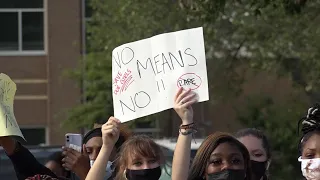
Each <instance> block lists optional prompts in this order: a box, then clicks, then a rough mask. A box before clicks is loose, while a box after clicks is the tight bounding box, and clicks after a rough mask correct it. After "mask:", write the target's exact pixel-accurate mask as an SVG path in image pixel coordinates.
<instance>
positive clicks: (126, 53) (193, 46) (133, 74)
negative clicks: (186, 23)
mask: <svg viewBox="0 0 320 180" xmlns="http://www.w3.org/2000/svg"><path fill="white" fill-rule="evenodd" d="M112 78H113V79H112V83H113V86H112V87H113V89H112V91H113V107H114V115H115V117H116V118H118V119H120V120H121V121H122V122H126V121H130V120H133V119H136V118H140V117H143V116H147V115H150V114H153V113H157V112H161V111H164V110H166V109H170V108H173V107H174V103H173V101H172V99H174V95H175V92H176V91H177V90H178V88H180V87H182V88H184V89H191V90H192V91H194V92H195V93H197V94H198V95H199V96H198V101H199V102H203V101H207V100H209V92H208V79H207V68H206V57H205V49H204V39H203V30H202V28H195V29H188V30H183V31H177V32H172V33H166V34H160V35H157V36H154V37H151V38H148V39H144V40H140V41H136V42H132V43H128V44H124V45H122V46H119V47H117V48H115V49H114V50H113V52H112Z"/></svg>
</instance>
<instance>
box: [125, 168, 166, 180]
mask: <svg viewBox="0 0 320 180" xmlns="http://www.w3.org/2000/svg"><path fill="white" fill-rule="evenodd" d="M126 171H127V172H126V177H127V179H128V180H158V179H159V178H160V176H161V168H160V166H159V167H157V168H153V169H143V170H130V169H127V170H126Z"/></svg>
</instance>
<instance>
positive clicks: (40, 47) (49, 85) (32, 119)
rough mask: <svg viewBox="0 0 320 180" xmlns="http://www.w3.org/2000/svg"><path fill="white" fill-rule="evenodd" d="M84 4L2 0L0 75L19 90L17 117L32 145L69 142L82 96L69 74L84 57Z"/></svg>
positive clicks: (72, 0)
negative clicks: (68, 124)
mask: <svg viewBox="0 0 320 180" xmlns="http://www.w3.org/2000/svg"><path fill="white" fill-rule="evenodd" d="M81 17H82V16H81V1H80V0H68V1H65V0H28V1H26V0H1V2H0V21H1V22H2V23H3V24H2V27H1V29H0V72H2V73H5V74H7V75H9V76H10V77H11V78H12V79H13V81H14V82H15V83H16V84H17V92H16V96H15V101H14V112H15V116H16V119H17V122H18V124H19V126H20V128H21V130H22V132H23V134H24V136H25V137H26V139H27V141H28V144H29V145H38V144H46V145H49V144H50V145H55V144H62V143H63V142H64V134H65V133H66V132H67V131H68V129H65V128H62V127H61V124H62V121H63V120H64V118H65V116H64V113H63V112H65V111H67V110H68V108H71V107H73V106H75V105H77V104H79V103H80V90H79V88H78V87H77V85H76V84H75V82H74V81H72V80H70V79H69V78H66V77H64V75H63V74H64V72H65V71H67V70H68V69H72V68H74V67H76V66H77V64H78V62H79V60H80V57H81V32H82V31H81V21H82V18H81Z"/></svg>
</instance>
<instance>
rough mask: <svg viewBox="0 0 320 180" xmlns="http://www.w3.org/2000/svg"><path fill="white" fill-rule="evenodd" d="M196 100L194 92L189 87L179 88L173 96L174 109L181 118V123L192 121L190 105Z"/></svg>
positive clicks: (185, 123)
mask: <svg viewBox="0 0 320 180" xmlns="http://www.w3.org/2000/svg"><path fill="white" fill-rule="evenodd" d="M197 101H198V100H197V97H196V93H194V92H192V91H191V89H189V90H184V89H183V88H179V90H178V92H177V94H176V95H175V98H174V110H175V111H176V112H177V114H178V115H179V117H180V118H181V120H182V124H183V125H187V124H190V123H193V109H192V107H191V105H192V104H194V103H196V102H197Z"/></svg>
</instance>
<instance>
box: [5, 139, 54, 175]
mask: <svg viewBox="0 0 320 180" xmlns="http://www.w3.org/2000/svg"><path fill="white" fill-rule="evenodd" d="M1 146H2V147H3V149H4V150H5V152H6V154H7V155H8V157H9V159H10V160H11V162H12V164H13V166H14V169H15V171H16V174H17V177H18V179H19V180H20V179H21V180H25V179H26V178H28V177H32V176H34V175H36V174H42V175H49V176H51V177H54V178H57V176H56V175H55V174H54V173H53V172H52V171H51V170H50V169H48V168H46V167H45V166H44V165H42V164H41V163H39V162H38V161H37V159H36V158H35V157H34V156H33V154H32V153H31V152H30V151H29V150H28V149H27V148H25V147H24V146H22V145H21V144H20V143H19V142H17V141H15V140H14V139H13V138H12V137H1Z"/></svg>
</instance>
